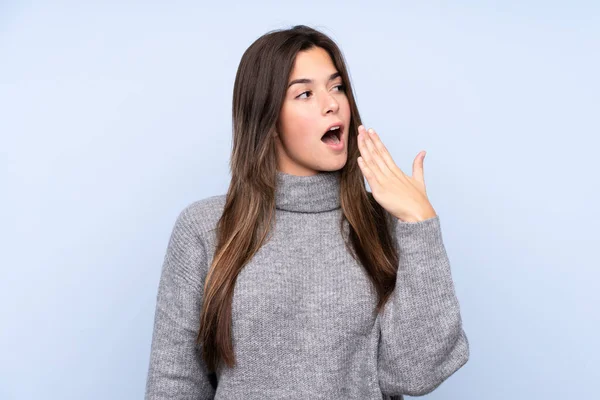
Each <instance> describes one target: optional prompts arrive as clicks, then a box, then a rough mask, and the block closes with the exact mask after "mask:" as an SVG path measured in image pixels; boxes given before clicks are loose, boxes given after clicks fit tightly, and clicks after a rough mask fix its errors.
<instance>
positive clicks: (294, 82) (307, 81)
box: [288, 72, 341, 88]
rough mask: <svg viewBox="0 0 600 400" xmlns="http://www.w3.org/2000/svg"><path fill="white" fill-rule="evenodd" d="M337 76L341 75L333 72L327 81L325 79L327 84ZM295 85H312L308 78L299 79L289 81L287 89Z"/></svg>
mask: <svg viewBox="0 0 600 400" xmlns="http://www.w3.org/2000/svg"><path fill="white" fill-rule="evenodd" d="M338 76H341V74H340V73H339V72H334V73H333V74H331V75H330V76H329V79H327V82H330V81H332V80H334V79H335V78H337V77H338ZM296 83H313V80H312V79H308V78H300V79H294V80H293V81H291V82H290V83H289V84H288V88H289V87H290V86H292V85H294V84H296Z"/></svg>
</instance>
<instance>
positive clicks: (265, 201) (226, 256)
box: [197, 25, 398, 371]
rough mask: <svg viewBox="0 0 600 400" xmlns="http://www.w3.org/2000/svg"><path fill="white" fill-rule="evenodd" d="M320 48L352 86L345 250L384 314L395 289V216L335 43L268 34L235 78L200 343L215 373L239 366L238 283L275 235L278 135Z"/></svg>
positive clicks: (344, 178)
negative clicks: (365, 165) (297, 71)
mask: <svg viewBox="0 0 600 400" xmlns="http://www.w3.org/2000/svg"><path fill="white" fill-rule="evenodd" d="M315 46H317V47H320V48H323V49H324V50H326V51H327V52H328V53H329V55H330V56H331V58H332V61H333V64H334V65H335V67H336V68H337V70H338V71H339V73H340V74H341V77H342V79H343V82H344V84H345V86H346V95H347V97H348V101H349V104H350V110H351V119H350V126H349V127H348V132H349V135H348V159H347V162H346V164H345V166H344V167H343V168H342V170H341V176H340V177H341V180H340V201H341V208H342V211H343V213H342V214H343V215H342V218H341V220H340V228H343V226H344V224H345V223H349V235H348V239H349V240H346V248H347V249H348V250H349V251H350V253H351V254H352V256H353V257H354V258H355V259H357V260H358V261H359V262H360V263H361V265H363V266H364V268H365V269H366V271H367V272H368V275H369V277H370V279H371V281H372V282H373V284H374V286H375V288H376V290H377V293H378V296H379V302H378V304H377V307H376V310H377V312H378V313H379V312H381V311H382V309H383V307H384V305H385V303H386V302H387V300H388V298H389V297H390V295H391V294H392V291H393V289H394V286H395V282H396V271H397V265H398V254H397V251H396V249H395V248H394V243H395V242H394V241H393V237H392V230H391V229H390V227H391V220H390V218H389V217H390V216H389V214H386V211H385V210H384V209H383V208H382V207H381V206H380V205H379V204H378V203H377V202H376V201H375V200H374V199H373V196H372V195H371V193H370V192H368V191H367V190H366V187H365V182H364V177H363V175H362V172H361V170H360V167H359V166H358V163H357V161H356V160H357V158H358V156H360V151H359V149H358V143H357V135H356V134H353V133H356V132H357V131H358V126H359V125H360V124H361V120H360V115H359V114H358V108H357V107H356V102H355V101H354V96H353V93H352V86H351V84H350V79H349V76H348V71H347V68H346V65H345V60H344V57H343V55H342V53H341V51H340V49H339V48H338V46H337V45H336V44H335V42H334V41H333V40H332V39H330V38H329V37H328V36H326V35H325V34H323V33H321V32H320V31H317V30H315V29H313V28H310V27H307V26H304V25H297V26H294V27H293V28H291V29H286V30H275V31H270V32H268V33H266V34H265V35H263V36H261V37H260V38H258V39H257V40H256V41H255V42H254V43H252V45H250V47H249V48H248V49H247V50H246V51H245V52H244V54H243V56H242V59H241V61H240V65H239V67H238V70H237V74H236V77H235V84H234V89H233V148H232V154H231V160H230V170H231V175H232V179H231V183H230V185H229V189H228V191H227V195H226V200H225V207H224V210H223V214H222V216H221V218H220V220H219V221H218V224H217V246H216V250H215V256H214V259H213V261H212V264H211V266H210V268H209V271H208V273H207V276H206V280H205V284H204V297H203V305H202V310H201V318H200V331H199V333H198V338H197V341H198V343H200V342H201V343H202V346H203V347H202V349H203V357H204V361H205V363H206V365H207V368H208V370H209V371H215V370H216V368H217V366H218V363H219V361H221V360H222V361H225V363H226V364H227V365H228V366H229V367H233V366H234V364H235V356H234V350H233V343H232V332H231V322H232V321H231V318H232V299H233V291H234V285H235V282H236V278H237V276H238V274H239V273H240V271H241V270H242V268H243V267H244V265H246V264H247V263H248V262H249V261H250V260H251V259H252V257H253V255H254V254H255V253H256V252H257V251H258V250H259V248H260V247H261V246H262V245H263V243H265V240H266V239H267V236H268V234H269V233H270V232H271V229H270V228H271V227H272V223H273V222H274V216H275V185H276V179H277V158H276V146H275V138H274V136H273V134H274V132H275V131H276V123H277V120H278V117H279V111H280V110H281V107H282V104H283V101H284V98H285V94H286V90H287V83H288V79H289V75H290V73H291V71H292V69H293V66H294V61H295V58H296V55H297V54H298V52H300V51H304V50H308V49H311V48H313V47H315ZM342 232H343V230H342Z"/></svg>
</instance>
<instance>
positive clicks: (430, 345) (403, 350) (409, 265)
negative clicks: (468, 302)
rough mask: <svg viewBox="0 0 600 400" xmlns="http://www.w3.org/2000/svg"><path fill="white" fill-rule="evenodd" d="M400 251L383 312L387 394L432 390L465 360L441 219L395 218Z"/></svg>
mask: <svg viewBox="0 0 600 400" xmlns="http://www.w3.org/2000/svg"><path fill="white" fill-rule="evenodd" d="M392 227H393V228H392V229H393V231H394V232H395V240H396V243H397V245H398V249H399V268H398V272H397V279H396V286H395V289H394V292H393V293H392V296H391V297H390V299H389V301H388V303H386V305H385V309H384V311H383V314H380V315H379V316H378V318H379V322H380V324H379V327H380V332H379V333H380V337H379V348H378V362H377V365H378V366H377V368H378V376H379V384H380V388H381V391H382V393H384V394H386V395H388V396H401V395H409V396H423V395H425V394H428V393H430V392H432V391H433V390H434V389H436V388H437V387H438V386H439V385H440V384H442V383H443V382H444V381H445V380H446V379H447V378H448V377H450V375H452V374H453V373H454V372H456V371H457V370H458V369H459V368H461V367H462V366H463V365H464V364H465V363H466V362H467V360H468V359H469V343H468V340H467V337H466V335H465V332H464V330H463V327H462V320H461V316H460V309H459V303H458V300H457V297H456V294H455V291H454V284H453V282H452V276H451V271H450V263H449V260H448V256H447V254H446V249H445V247H444V243H443V240H442V232H441V228H440V219H439V216H438V215H436V216H435V217H432V218H429V219H427V220H424V221H418V222H403V221H400V220H397V219H395V222H394V224H393V225H392Z"/></svg>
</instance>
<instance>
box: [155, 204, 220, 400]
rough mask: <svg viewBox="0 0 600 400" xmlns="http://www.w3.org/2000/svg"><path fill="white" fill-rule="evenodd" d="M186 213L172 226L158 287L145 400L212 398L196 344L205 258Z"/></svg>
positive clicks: (196, 234) (207, 375)
mask: <svg viewBox="0 0 600 400" xmlns="http://www.w3.org/2000/svg"><path fill="white" fill-rule="evenodd" d="M186 211H187V210H183V211H182V212H181V213H180V215H179V216H178V218H177V221H176V222H175V226H174V228H173V232H172V234H171V238H170V240H169V244H168V247H167V251H166V255H165V258H164V262H163V267H162V273H161V277H160V282H159V286H158V295H157V301H156V312H155V316H154V330H153V334H152V345H151V351H150V366H149V368H148V376H147V381H146V393H145V399H146V400H159V399H183V398H185V399H191V398H194V399H213V398H214V393H215V388H213V386H211V383H210V379H209V377H210V374H209V373H208V371H207V369H206V366H205V364H204V361H203V359H202V356H201V354H202V353H201V347H199V346H197V345H196V344H195V341H196V337H197V334H198V329H199V326H200V325H199V321H200V311H201V306H202V295H203V285H202V283H201V279H202V278H201V276H204V274H201V271H202V270H205V269H206V263H207V261H206V253H205V250H204V245H203V243H202V241H201V238H200V237H199V235H198V233H197V232H196V231H195V230H194V229H193V225H192V223H191V220H190V219H189V218H188V215H187V212H186Z"/></svg>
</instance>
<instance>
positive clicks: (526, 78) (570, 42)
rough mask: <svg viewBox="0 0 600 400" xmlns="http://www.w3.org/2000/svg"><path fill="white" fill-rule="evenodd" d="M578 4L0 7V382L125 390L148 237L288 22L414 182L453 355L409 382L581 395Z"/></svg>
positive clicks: (20, 389)
mask: <svg viewBox="0 0 600 400" xmlns="http://www.w3.org/2000/svg"><path fill="white" fill-rule="evenodd" d="M599 16H600V5H599V3H598V2H592V1H589V2H583V1H571V2H556V1H550V2H549V1H529V2H526V4H524V2H520V1H504V2H491V1H463V2H432V1H429V2H394V3H391V2H389V3H388V2H371V3H370V5H369V6H366V2H365V3H363V2H360V3H359V2H347V1H344V2H342V1H340V2H326V3H324V2H320V1H314V2H308V1H306V2H285V3H284V2H280V1H271V2H257V1H255V2H252V3H251V4H244V3H241V2H240V3H239V4H235V3H232V2H228V1H220V2H216V3H202V2H192V1H173V2H141V1H140V2H131V1H128V2H124V1H120V2H116V1H115V2H113V1H109V2H99V1H98V2H75V1H71V2H35V1H34V2H24V3H17V2H1V3H0V133H1V146H0V156H1V159H0V161H1V166H0V180H1V184H2V189H1V194H2V195H1V196H0V204H1V207H0V213H1V214H0V218H1V223H0V226H1V231H0V232H1V235H2V236H1V238H0V239H1V242H0V243H2V262H1V267H0V268H1V269H0V323H1V328H0V355H1V356H0V358H1V360H2V361H1V362H0V398H1V399H7V400H8V399H34V398H44V399H109V398H110V399H134V398H142V397H143V392H144V386H145V381H146V373H147V369H148V360H149V351H150V341H151V335H152V324H153V318H154V307H155V301H156V293H157V286H158V280H159V276H160V269H161V265H162V261H163V257H164V252H165V250H166V246H167V241H168V238H169V235H170V233H171V229H172V227H173V224H174V222H175V218H176V217H177V215H178V213H179V212H180V211H181V210H182V209H183V208H184V207H185V206H186V205H188V204H189V203H191V202H193V201H195V200H198V199H201V198H204V197H208V196H212V195H216V194H223V193H225V191H226V190H227V187H228V183H229V167H228V161H229V155H230V150H231V101H232V88H233V82H234V77H235V73H236V69H237V66H238V63H239V61H240V58H241V56H242V53H243V52H244V51H245V50H246V48H247V47H248V46H249V45H250V44H251V43H252V42H253V41H254V40H255V39H256V38H258V37H259V36H261V35H262V34H264V33H266V32H267V31H269V30H271V29H279V28H289V27H291V26H293V25H295V24H306V25H310V26H312V27H315V28H317V29H320V30H322V31H324V32H325V33H326V34H328V35H330V36H331V37H332V38H333V39H334V40H335V41H336V42H337V43H338V44H339V45H340V47H341V49H342V51H343V52H344V55H345V57H346V60H347V62H348V66H349V69H350V74H351V79H352V83H353V85H354V88H355V93H356V96H357V101H358V105H359V109H360V111H361V114H362V117H363V122H364V123H365V125H366V126H367V127H373V128H374V129H375V130H377V131H378V132H379V134H380V136H381V137H382V140H383V141H384V143H385V144H386V145H387V147H388V148H389V149H390V151H391V152H392V155H393V157H394V159H395V160H396V163H397V164H398V166H400V168H402V169H403V170H404V171H405V172H407V173H412V161H413V159H414V157H415V156H416V155H417V153H418V152H419V151H420V150H426V151H427V157H426V158H425V180H426V183H427V190H428V194H429V198H430V201H431V202H432V204H433V206H434V207H435V209H436V211H437V212H438V214H439V215H440V220H441V223H442V229H443V235H444V241H445V244H446V248H447V251H448V254H449V257H450V259H451V264H452V268H453V278H454V281H455V286H456V291H457V296H458V298H459V301H460V303H461V312H462V316H463V322H464V328H465V331H466V333H467V336H468V338H469V341H470V346H471V347H470V348H471V358H470V360H469V362H468V363H467V364H466V365H465V366H464V367H463V368H462V369H460V370H459V371H458V372H457V373H456V374H454V375H453V376H452V377H451V378H450V379H448V380H447V381H446V382H444V383H443V384H442V385H441V386H440V387H439V388H438V389H437V390H436V391H434V392H433V393H431V394H430V395H428V396H426V397H427V398H430V399H463V400H466V399H473V400H481V399H486V400H495V399H503V400H504V399H547V398H559V397H560V398H569V399H591V398H596V396H597V395H596V394H595V389H596V387H594V386H593V383H594V382H596V383H597V382H598V381H599V379H600V372H599V371H600V368H599V366H598V360H599V359H600V346H598V337H599V336H600V334H599V325H600V321H599V313H598V306H599V304H600V291H599V290H598V287H599V285H598V280H599V279H600V272H599V266H600V262H599V261H598V249H599V248H600V239H599V237H600V235H599V234H598V224H599V222H600V218H599V216H598V204H600V185H599V179H598V173H599V172H600V164H599V162H598V158H597V156H598V147H597V146H598V137H599V134H600V121H599V120H600V112H599V110H600V96H599V94H600V79H599V77H598V71H600V17H599Z"/></svg>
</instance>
